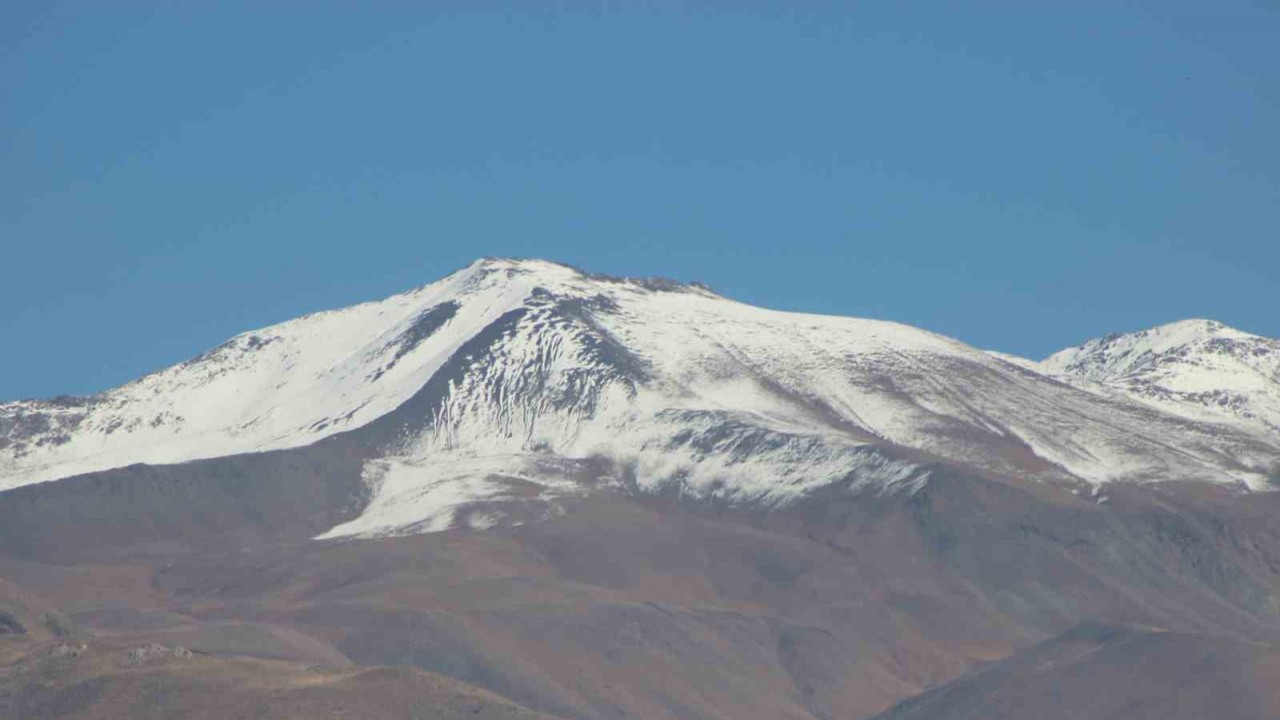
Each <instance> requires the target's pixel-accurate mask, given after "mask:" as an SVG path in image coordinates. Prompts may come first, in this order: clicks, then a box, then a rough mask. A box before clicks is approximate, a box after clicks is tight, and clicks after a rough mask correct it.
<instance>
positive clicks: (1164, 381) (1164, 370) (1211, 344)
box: [1042, 319, 1280, 433]
mask: <svg viewBox="0 0 1280 720" xmlns="http://www.w3.org/2000/svg"><path fill="white" fill-rule="evenodd" d="M1042 366H1043V367H1044V368H1045V369H1046V370H1048V371H1050V372H1054V373H1059V374H1062V375H1064V376H1066V377H1071V378H1080V379H1084V380H1088V381H1093V382H1097V383H1102V384H1104V385H1108V386H1110V387H1113V388H1116V389H1119V390H1122V391H1124V392H1126V393H1128V394H1130V395H1131V396H1133V397H1135V398H1138V399H1140V400H1142V401H1144V402H1148V403H1150V404H1152V405H1155V406H1157V407H1160V408H1161V409H1163V410H1167V411H1171V412H1175V413H1179V414H1182V415H1186V416H1189V417H1196V418H1201V419H1211V420H1219V421H1227V422H1232V423H1237V424H1244V425H1245V426H1249V427H1253V428H1255V429H1258V430H1262V431H1264V432H1268V433H1280V340H1273V339H1270V338H1265V337H1261V336H1258V335H1253V334H1250V333H1247V332H1243V331H1241V330H1237V329H1235V328H1232V327H1229V326H1227V325H1224V324H1222V323H1220V322H1217V321H1214V320H1203V319H1194V320H1183V321H1181V322H1175V323H1170V324H1168V325H1161V326H1159V327H1155V328H1151V329H1149V330H1142V331H1139V332H1133V333H1121V334H1113V335H1108V336H1106V337H1103V338H1098V339H1096V340H1090V341H1089V342H1086V343H1084V344H1083V345H1079V346H1077V347H1073V348H1068V349H1066V350H1063V351H1061V352H1058V353H1055V354H1054V355H1052V356H1051V357H1049V358H1048V359H1046V360H1045V361H1044V362H1043V363H1042Z"/></svg>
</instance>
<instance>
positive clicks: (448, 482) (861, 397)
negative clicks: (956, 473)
mask: <svg viewBox="0 0 1280 720" xmlns="http://www.w3.org/2000/svg"><path fill="white" fill-rule="evenodd" d="M1266 342H1269V341H1263V340H1262V339H1261V338H1253V337H1252V336H1246V335H1244V334H1242V333H1237V332H1234V331H1228V330H1227V329H1225V328H1221V327H1220V326H1213V325H1211V324H1205V323H1202V322H1200V321H1194V322H1191V323H1186V324H1180V325H1178V326H1170V327H1169V328H1161V329H1158V330H1157V331H1150V332H1149V333H1145V334H1138V335H1133V336H1119V337H1112V338H1108V339H1105V340H1103V341H1099V342H1098V343H1093V344H1089V345H1086V346H1083V347H1082V349H1077V350H1073V351H1067V352H1066V353H1064V354H1059V355H1056V356H1054V358H1051V359H1050V361H1048V362H1047V363H1046V367H1047V368H1051V369H1057V370H1061V371H1062V372H1071V373H1076V374H1078V375H1080V376H1082V377H1086V378H1089V379H1091V380H1097V381H1100V382H1117V381H1122V382H1123V383H1124V384H1125V387H1126V388H1127V389H1130V390H1131V391H1132V389H1133V383H1135V382H1138V380H1135V379H1134V378H1140V379H1141V382H1142V383H1143V384H1142V386H1141V387H1142V388H1145V389H1147V390H1150V392H1151V393H1156V392H1168V393H1172V392H1175V390H1171V389H1167V388H1169V387H1176V388H1180V389H1179V390H1177V392H1185V393H1190V392H1192V390H1193V388H1191V387H1190V386H1189V385H1187V384H1186V382H1183V381H1182V380H1179V379H1178V378H1185V377H1191V374H1190V373H1191V370H1192V369H1194V370H1195V372H1196V373H1198V374H1197V375H1195V376H1194V377H1195V378H1197V379H1198V381H1199V382H1201V383H1202V385H1203V386H1206V387H1207V386H1208V385H1211V384H1213V383H1215V382H1218V381H1219V380H1220V379H1221V378H1225V380H1223V382H1225V383H1227V384H1226V385H1225V387H1228V388H1235V387H1237V385H1231V384H1230V383H1236V382H1237V381H1239V382H1241V383H1242V382H1243V380H1241V378H1243V377H1244V374H1243V373H1244V372H1245V369H1249V370H1250V371H1253V368H1254V367H1255V365H1256V366H1257V367H1263V363H1264V361H1265V362H1269V363H1270V365H1268V366H1266V367H1270V368H1271V369H1272V370H1271V371H1272V372H1273V373H1274V368H1275V362H1276V357H1277V356H1276V355H1275V354H1268V352H1264V351H1269V348H1271V347H1273V346H1268V345H1266ZM1249 363H1253V365H1250V364H1249ZM1206 378H1207V379H1206ZM1273 379H1274V378H1273ZM1175 381H1176V383H1181V384H1176V383H1175ZM1159 383H1164V384H1159ZM1272 387H1274V384H1273V386H1272ZM1181 388H1185V390H1182V389H1181ZM1222 392H1226V393H1228V396H1229V397H1237V396H1236V395H1231V394H1230V393H1232V392H1234V391H1233V390H1231V389H1228V390H1224V391H1222ZM1133 394H1134V395H1135V396H1136V397H1137V398H1138V400H1143V401H1145V400H1148V399H1149V397H1148V395H1147V394H1144V392H1137V391H1134V392H1133ZM1184 399H1185V398H1184ZM1265 402H1266V400H1265V398H1264V399H1263V400H1259V401H1258V403H1259V405H1258V407H1261V408H1263V409H1264V410H1265V409H1266V408H1267V407H1269V406H1267V405H1265ZM1241 407H1245V408H1246V409H1248V410H1249V412H1253V409H1252V408H1253V406H1252V405H1247V404H1246V403H1241ZM1242 412H1243V411H1242ZM1204 419H1205V418H1199V417H1192V416H1189V415H1188V414H1186V413H1179V414H1173V413H1165V412H1156V411H1153V410H1152V409H1151V407H1150V406H1149V404H1147V403H1146V402H1139V401H1137V400H1133V399H1130V398H1128V397H1125V396H1122V395H1120V394H1115V393H1113V394H1110V395H1106V394H1100V393H1098V392H1096V391H1093V390H1090V389H1089V388H1086V387H1076V386H1073V385H1072V384H1064V383H1063V382H1061V381H1060V380H1059V379H1057V378H1055V377H1053V376H1052V375H1051V374H1049V373H1044V374H1041V373H1039V372H1036V371H1035V370H1034V367H1033V365H1032V364H1030V363H1020V362H1010V361H1006V360H1003V359H1000V358H998V357H995V356H992V355H991V354H989V353H985V352H982V351H980V350H977V349H975V348H972V347H970V346H968V345H965V344H963V343H961V342H958V341H956V340H952V339H949V338H945V337H942V336H939V335H935V334H933V333H929V332H926V331H923V330H919V329H916V328H912V327H908V326H904V325H899V324H896V323H890V322H881V321H875V320H864V319H856V318H841V317H831V316H821V315H806V314H797V313H784V312H776V311H771V310H765V309H761V308H756V307H751V306H748V305H744V304H741V303H738V302H734V301H732V300H729V299H726V298H724V297H721V296H719V295H716V294H715V293H713V292H711V291H710V290H708V289H706V288H705V287H703V286H700V285H692V284H681V283H677V282H674V281H669V280H656V279H628V278H614V277H608V276H601V275H591V274H587V273H584V272H581V271H579V270H576V269H573V268H570V267H567V266H564V265H560V264H556V263H551V262H545V261H539V260H505V259H486V260H480V261H477V262H476V263H473V264H472V265H470V266H468V267H467V268H465V269H463V270H461V271H458V272H456V273H454V274H452V275H450V276H448V277H446V278H444V279H442V280H440V281H438V282H435V283H432V284H430V285H427V286H425V287H422V288H419V289H416V290H413V291H411V292H408V293H404V294H401V295H396V296H394V297H391V298H388V299H387V300H384V301H381V302H373V303H366V304H363V305H357V306H354V307H350V308H346V309H343V310H335V311H331V312H322V313H317V314H314V315H308V316H306V317H303V318H299V319H297V320H293V321H290V322H285V323H281V324H279V325H274V326H271V327H267V328H263V329H261V330H257V331H253V332H249V333H245V334H242V335H239V336H237V337H235V338H232V339H231V340H229V341H228V342H226V343H224V344H223V345H221V346H219V347H217V348H215V349H213V350H211V351H209V352H207V353H205V354H203V355H201V356H199V357H197V358H195V359H193V360H190V361H188V362H185V363H182V364H181V365H177V366H175V367H172V368H169V369H166V370H163V371H161V372H158V373H155V374H153V375H149V376H147V377H144V378H142V379H140V380H137V381H135V382H133V383H130V384H128V385H125V386H123V387H120V388H117V389H115V390H111V391H109V392H106V393H103V394H102V395H99V396H94V397H89V398H83V399H73V400H54V401H25V402H18V403H10V404H7V405H3V406H0V431H2V432H3V440H4V444H3V445H2V446H0V489H2V488H14V487H19V486H22V485H26V484H31V483H37V482H44V481H51V480H58V479H60V478H65V477H68V476H72V475H76V474H82V473H87V472H94V471H101V470H106V469H109V468H114V467H123V466H126V465H133V464H136V463H146V464H151V465H156V464H172V463H182V462H187V461H191V460H196V459H199V458H212V457H224V456H232V455H239V454H244V453H259V452H263V451H271V450H280V449H286V448H296V447H302V446H307V445H311V444H315V443H318V442H321V441H325V440H327V439H330V438H339V437H341V438H342V440H340V441H339V440H334V442H348V443H353V444H354V446H356V447H358V448H359V451H358V452H359V453H360V457H361V458H362V463H363V470H362V474H363V477H364V482H365V483H366V485H367V487H368V488H370V499H369V501H368V504H367V507H366V508H365V510H364V512H363V513H362V514H361V515H360V516H359V517H358V518H355V519H353V520H351V521H349V522H346V523H343V524H341V525H339V526H338V527H335V528H333V529H332V530H331V531H329V533H327V534H326V536H329V537H332V536H340V535H379V534H399V533H406V532H423V531H433V530H442V529H445V528H448V527H452V526H454V525H456V524H460V523H461V524H464V525H467V526H471V527H488V526H490V525H492V524H495V523H502V522H507V521H511V520H512V519H516V520H519V519H521V518H527V517H529V516H530V513H532V514H533V516H534V517H538V516H544V515H545V514H546V513H548V512H555V511H556V509H557V508H558V506H559V500H560V499H562V498H566V497H576V496H581V495H583V494H589V493H591V492H594V491H598V490H601V489H606V488H613V489H616V490H620V491H623V492H640V493H661V492H666V491H670V490H675V491H677V492H679V493H680V494H682V495H688V496H691V497H694V498H701V499H703V500H715V501H717V502H726V503H732V504H743V503H747V504H754V505H760V506H765V507H774V506H780V505H785V504H787V503H789V502H791V501H793V500H795V499H796V498H799V497H803V496H806V495H809V494H812V493H814V492H818V491H821V490H822V489H824V488H832V487H836V486H838V487H841V488H845V489H847V490H849V491H861V490H869V491H874V492H914V491H916V490H918V489H919V488H920V487H922V486H923V485H924V484H926V483H927V482H928V481H929V477H930V473H931V468H933V467H935V466H937V465H939V464H941V465H943V466H946V467H951V468H961V469H964V470H965V471H967V472H975V473H982V474H987V475H990V476H996V477H1016V478H1019V479H1029V480H1035V481H1041V482H1049V483H1058V484H1062V483H1066V484H1081V485H1084V484H1088V485H1093V486H1098V485H1100V484H1103V483H1109V482H1144V483H1146V482H1159V481H1170V480H1173V481H1188V482H1205V483H1214V484H1227V485H1230V486H1235V487H1239V488H1241V489H1260V488H1264V487H1267V486H1268V482H1269V480H1270V478H1269V473H1270V472H1271V469H1272V468H1273V467H1274V466H1275V464H1276V463H1277V461H1278V460H1280V449H1278V448H1280V442H1277V438H1276V437H1275V436H1274V435H1273V436H1269V437H1266V436H1261V435H1259V434H1256V433H1251V432H1245V431H1241V432H1229V431H1225V430H1223V429H1222V428H1221V427H1218V426H1215V425H1213V424H1212V423H1207V422H1202V420H1204ZM1228 457H1229V458H1230V460H1229V461H1228V460H1225V459H1224V458H1228Z"/></svg>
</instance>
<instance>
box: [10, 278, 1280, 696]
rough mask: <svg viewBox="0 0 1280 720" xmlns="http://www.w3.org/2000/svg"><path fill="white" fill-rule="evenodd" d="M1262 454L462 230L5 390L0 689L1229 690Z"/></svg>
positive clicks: (1188, 418)
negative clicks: (225, 331)
mask: <svg viewBox="0 0 1280 720" xmlns="http://www.w3.org/2000/svg"><path fill="white" fill-rule="evenodd" d="M1086 347H1088V346H1086ZM1188 357H1190V355H1188ZM1197 362H1199V361H1197ZM1224 362H1225V361H1224ZM1242 362H1243V361H1242ZM1070 364H1071V363H1067V365H1070ZM1196 367H1198V368H1200V371H1201V372H1202V373H1204V374H1208V375H1212V374H1214V373H1216V372H1218V370H1216V369H1215V368H1224V367H1228V365H1225V364H1219V365H1206V364H1204V363H1200V364H1198V365H1196ZM1230 367H1234V366H1230ZM1237 381H1238V378H1237V377H1236V376H1235V375H1233V374H1232V373H1229V372H1225V371H1224V372H1222V373H1221V377H1211V378H1208V379H1206V380H1205V383H1206V385H1207V386H1212V387H1217V388H1231V387H1238V382H1237ZM1233 383H1237V384H1236V385H1233ZM1245 390H1246V388H1240V391H1241V392H1245ZM1246 394H1248V395H1249V397H1250V398H1251V399H1250V403H1251V407H1261V406H1262V403H1263V400H1264V399H1265V397H1266V396H1265V393H1258V394H1253V393H1252V391H1250V392H1248V393H1246ZM1255 414H1256V413H1255ZM1277 468H1280V433H1275V432H1270V431H1267V430H1266V428H1264V427H1263V426H1261V425H1258V424H1256V423H1254V422H1253V421H1252V420H1250V419H1249V418H1237V417H1234V416H1233V417H1226V416H1223V415H1221V414H1215V413H1208V412H1205V413H1200V412H1199V411H1197V412H1190V411H1187V410H1185V409H1183V410H1178V409H1176V408H1170V407H1168V406H1167V404H1162V403H1153V402H1152V401H1151V399H1150V398H1147V397H1142V396H1140V395H1138V394H1133V393H1131V391H1129V390H1128V389H1126V388H1124V387H1121V386H1119V385H1116V384H1113V383H1112V381H1110V380H1107V379H1106V378H1103V377H1101V376H1099V377H1097V378H1092V379H1091V378H1089V377H1083V376H1082V375H1080V374H1078V373H1076V372H1074V371H1068V370H1067V369H1065V365H1064V366H1063V367H1058V366H1057V365H1054V364H1053V363H1036V362H1032V361H1030V360H1025V359H1021V358H1011V357H1007V356H998V355H994V354H992V353H988V352H983V351H981V350H978V349H975V348H972V347H970V346H968V345H965V344H964V343H961V342H958V341H956V340H952V339H948V338H945V337H941V336H938V335H936V334H933V333H929V332H925V331H923V330H919V329H915V328H911V327H907V326H903V325H899V324H894V323H887V322H879V321H873V320H863V319H855V318H839V317H828V316H816V315H804V314H795V313H782V312H775V311H770V310H765V309H761V308H754V307H750V306H747V305H744V304H741V303H738V302H735V301H733V300H730V299H728V298H725V297H722V296H720V295H718V294H716V293H715V292H714V291H712V290H710V289H708V288H706V287H704V286H701V285H697V284H685V283H678V282H673V281H670V280H660V279H635V278H614V277H607V276H600V275H592V274H589V273H585V272H582V271H579V270H576V269H573V268H570V267H567V266H564V265H559V264H555V263H550V262H544V261H532V260H500V259H489V260H482V261H479V262H476V263H474V264H473V265H471V266H469V267H467V268H464V269H462V270H460V271H458V272H456V273H454V274H453V275H450V276H449V277H446V278H444V279H442V280H440V281H438V282H435V283H432V284H430V285H427V286H425V287H422V288H419V289H416V290H413V291H410V292H407V293H404V294H401V295H397V296H395V297H392V298H389V299H387V300H384V301H380V302H375V303H368V304H364V305H359V306H355V307H352V308H347V309H343V310H336V311H331V312H325V313H318V314H315V315H310V316H307V317H304V318H300V319H297V320H293V321H290V322H285V323H281V324H279V325H275V326H272V327H269V328H263V329H261V330H256V331H253V332H249V333H245V334H243V335H240V336H237V337H236V338H232V339H231V340H229V341H228V342H227V343H224V344H223V345H221V346H219V347H218V348H215V349H214V350H211V351H210V352H208V353H205V354H203V355H201V356H199V357H197V358H194V359H192V360H190V361H188V362H186V363H183V364H180V365H177V366H175V367H172V368H168V369H165V370H162V371H160V372H158V373H155V374H152V375H149V376H147V377H144V378H141V379H139V380H137V381H135V382H133V383H130V384H128V385H125V386H122V387H120V388H117V389H114V390H110V391H108V392H105V393H103V394H101V395H98V396H93V397H87V398H60V399H55V400H29V401H20V402H14V403H7V404H4V405H0V488H3V489H0V613H8V615H7V616H8V617H9V618H11V619H12V622H11V623H9V626H12V627H13V628H18V629H20V630H11V631H10V632H9V633H8V637H7V638H6V637H5V635H4V632H5V631H4V630H3V628H4V627H5V625H4V620H3V618H4V617H5V616H4V615H0V650H5V654H4V655H3V656H0V717H4V716H5V713H6V712H8V713H9V715H15V714H16V715H18V716H21V717H24V718H35V719H36V720H44V719H46V718H61V717H75V716H77V713H78V714H79V715H81V716H93V715H92V713H97V714H98V715H97V716H102V717H114V716H119V715H122V714H129V713H138V712H142V710H143V709H146V708H149V707H150V708H159V709H160V710H161V711H163V712H168V713H170V714H172V713H179V714H183V713H194V712H197V711H199V712H206V711H208V709H209V708H210V707H211V706H212V704H213V703H212V701H211V698H215V697H216V698H219V699H221V700H225V701H226V702H228V703H231V706H232V707H235V708H241V709H243V712H245V713H250V712H258V713H260V714H264V716H266V717H282V718H283V717H294V716H298V717H311V716H322V715H323V714H324V713H325V712H329V713H330V714H332V713H343V712H345V713H348V714H352V713H357V714H358V713H360V712H362V711H363V712H365V714H368V715H370V716H374V717H404V716H423V717H453V716H458V715H462V714H465V713H468V712H473V711H474V712H476V713H479V714H480V715H481V716H482V717H485V716H489V717H508V716H509V717H534V716H538V714H539V713H540V714H542V716H550V717H564V718H589V719H592V720H595V719H599V720H621V719H622V718H635V717H644V718H653V719H656V720H676V719H679V720H685V719H687V718H700V719H705V720H728V719H730V718H732V719H734V720H752V719H756V718H758V719H760V720H765V719H768V720H773V719H775V718H791V719H794V720H828V719H829V718H836V717H841V718H869V717H872V716H874V715H876V714H877V713H889V714H888V715H886V717H935V716H936V717H949V716H950V715H947V714H941V715H939V714H937V713H938V712H942V710H940V709H939V708H942V709H945V708H947V707H948V706H949V702H950V701H947V702H939V701H938V700H937V698H939V697H941V698H952V699H955V700H956V702H957V704H956V705H955V707H959V708H967V710H966V711H969V712H970V715H971V716H973V715H974V714H975V713H976V716H983V717H985V716H987V715H989V714H992V713H993V712H995V710H999V709H1001V708H1007V707H1009V705H1008V703H1007V702H1006V701H1010V702H1012V701H1016V703H1017V707H1018V712H1019V716H1024V717H1025V716H1046V717H1048V716H1050V715H1049V714H1048V713H1049V712H1050V710H1052V709H1053V708H1054V707H1056V705H1055V703H1059V702H1060V701H1061V700H1062V698H1061V695H1060V694H1055V693H1056V692H1057V689H1060V688H1063V687H1068V685H1067V684H1066V683H1070V684H1069V687H1070V688H1071V689H1072V692H1073V693H1078V694H1080V695H1081V696H1082V697H1093V696H1097V697H1099V698H1102V699H1105V700H1107V701H1108V702H1109V703H1111V704H1109V705H1108V704H1106V703H1104V704H1103V705H1099V706H1098V707H1104V708H1112V707H1120V708H1127V707H1132V709H1133V712H1131V713H1129V716H1131V717H1137V718H1144V717H1150V718H1155V717H1163V716H1164V715H1162V714H1161V713H1163V712H1166V711H1167V710H1168V707H1167V705H1160V704H1159V703H1156V704H1154V705H1153V704H1150V701H1151V700H1152V698H1153V697H1156V696H1158V695H1159V692H1156V691H1158V690H1159V689H1160V688H1168V689H1170V690H1172V689H1173V688H1174V686H1181V685H1188V686H1192V687H1193V689H1194V693H1199V694H1198V695H1195V697H1200V698H1214V699H1220V698H1223V697H1228V696H1230V695H1231V694H1232V693H1236V694H1238V695H1240V697H1241V700H1240V702H1238V703H1236V704H1234V705H1233V704H1230V703H1228V704H1218V705H1214V706H1213V707H1215V708H1219V709H1221V708H1225V710H1224V711H1223V712H1225V713H1226V715H1223V714H1222V713H1219V714H1218V716H1223V717H1230V716H1231V713H1233V712H1236V711H1237V710H1239V712H1238V713H1237V715H1238V716H1239V717H1253V715H1249V714H1247V712H1253V710H1254V709H1255V708H1257V707H1262V708H1264V709H1265V708H1267V707H1269V706H1266V705H1260V704H1259V703H1263V702H1265V701H1266V697H1265V693H1264V692H1263V691H1264V690H1265V688H1266V687H1268V685H1267V682H1268V678H1271V677H1272V675H1269V674H1268V673H1270V672H1271V671H1272V669H1274V668H1273V665H1272V663H1273V654H1272V651H1271V650H1270V648H1272V647H1274V646H1275V645H1276V644H1277V643H1280V530H1278V529H1277V528H1280V524H1278V523H1277V522H1276V518H1277V514H1278V513H1280V493H1277V492H1270V491H1269V490H1270V489H1271V488H1272V487H1273V485H1274V483H1275V481H1276V479H1277V477H1278V476H1280V472H1277ZM51 618H52V620H51ZM1080 628H1085V630H1081V629H1080ZM6 643H7V644H6ZM6 648H7V649H6ZM1135 648H1136V649H1135ZM1093 650H1096V651H1097V652H1093ZM1202 650H1203V653H1204V654H1209V655H1213V656H1214V657H1218V658H1220V660H1221V661H1220V662H1210V663H1206V664H1204V665H1203V667H1204V669H1205V671H1204V672H1202V673H1199V674H1193V675H1188V674H1187V673H1190V672H1193V671H1194V670H1195V668H1198V667H1200V666H1194V667H1193V666H1188V665H1186V664H1184V663H1182V661H1181V660H1180V658H1184V656H1185V657H1190V656H1189V655H1187V653H1191V654H1193V655H1194V654H1196V653H1201V651H1202ZM1196 657H1199V655H1196ZM139 658H140V660H139ZM1138 661H1141V666H1140V667H1137V668H1136V669H1134V670H1133V672H1132V673H1131V674H1129V675H1124V674H1122V673H1117V671H1116V668H1117V667H1121V666H1125V665H1126V664H1128V663H1131V662H1138ZM1028 662H1030V663H1034V664H1035V666H1036V667H1037V668H1041V670H1042V671H1043V672H1041V673H1040V674H1038V675H1035V676H1034V677H1031V676H1027V675H1025V673H1022V671H1021V670H1020V669H1019V668H1022V667H1023V665H1025V664H1026V663H1028ZM1189 667H1190V668H1191V669H1188V668H1189ZM1060 670H1061V672H1059V671H1060ZM1244 674H1248V677H1247V678H1243V679H1242V676H1243V675H1244ZM1130 678H1131V679H1132V682H1131V683H1130V682H1129V680H1128V679H1130ZM249 680H252V682H249ZM1028 683H1030V684H1029V685H1028ZM1126 683H1129V684H1128V685H1126ZM1020 688H1022V689H1020ZM1153 688H1154V689H1155V690H1156V691H1153V690H1152V689H1153ZM370 693H372V694H375V695H376V702H374V701H370V702H369V703H368V704H367V705H365V706H362V705H361V702H362V700H361V698H362V697H364V696H366V695H368V694H370ZM1194 693H1193V695H1194ZM1215 702H1218V700H1215ZM992 703H994V704H992ZM1001 703H1004V704H1001ZM1248 703H1252V704H1248ZM1065 707H1070V708H1077V709H1078V708H1083V707H1086V706H1085V705H1080V704H1078V703H1077V704H1067V705H1065ZM14 708H20V712H18V711H15V710H14ZM1246 711H1247V712H1246ZM210 712H212V711H210ZM450 713H452V714H450ZM894 713H897V715H895V714H894ZM930 713H933V714H930ZM1144 713H1145V714H1144ZM206 714H208V713H206ZM212 716H213V717H217V714H216V713H215V714H213V715H212ZM1264 716H1265V715H1264Z"/></svg>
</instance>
